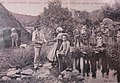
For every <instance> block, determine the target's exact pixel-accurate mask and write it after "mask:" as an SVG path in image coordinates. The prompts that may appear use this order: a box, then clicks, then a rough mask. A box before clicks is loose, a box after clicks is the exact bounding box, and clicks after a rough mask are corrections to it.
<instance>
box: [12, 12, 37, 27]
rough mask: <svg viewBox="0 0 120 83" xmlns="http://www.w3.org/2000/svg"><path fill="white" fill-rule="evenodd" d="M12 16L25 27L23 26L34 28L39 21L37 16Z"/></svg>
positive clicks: (16, 14)
mask: <svg viewBox="0 0 120 83" xmlns="http://www.w3.org/2000/svg"><path fill="white" fill-rule="evenodd" d="M12 15H13V16H14V17H15V18H16V19H17V20H18V21H19V22H20V23H21V24H22V25H23V26H33V25H34V24H35V22H36V20H37V16H31V15H23V14H18V13H13V12H12Z"/></svg>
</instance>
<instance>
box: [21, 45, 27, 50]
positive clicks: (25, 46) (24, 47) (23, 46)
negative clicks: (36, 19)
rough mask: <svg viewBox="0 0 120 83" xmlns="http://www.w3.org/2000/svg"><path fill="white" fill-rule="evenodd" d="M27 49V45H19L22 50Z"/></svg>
mask: <svg viewBox="0 0 120 83" xmlns="http://www.w3.org/2000/svg"><path fill="white" fill-rule="evenodd" d="M27 47H28V45H27V44H22V45H20V48H23V49H26V48H27Z"/></svg>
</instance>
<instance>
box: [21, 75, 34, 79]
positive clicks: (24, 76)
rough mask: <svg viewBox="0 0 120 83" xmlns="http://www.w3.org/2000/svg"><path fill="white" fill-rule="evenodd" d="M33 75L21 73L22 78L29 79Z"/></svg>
mask: <svg viewBox="0 0 120 83" xmlns="http://www.w3.org/2000/svg"><path fill="white" fill-rule="evenodd" d="M32 77H33V76H29V75H21V79H29V78H32Z"/></svg>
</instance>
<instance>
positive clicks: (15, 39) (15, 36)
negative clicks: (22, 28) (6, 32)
mask: <svg viewBox="0 0 120 83" xmlns="http://www.w3.org/2000/svg"><path fill="white" fill-rule="evenodd" d="M11 38H12V48H13V47H15V46H16V47H17V46H18V34H17V32H16V29H15V28H12V29H11Z"/></svg>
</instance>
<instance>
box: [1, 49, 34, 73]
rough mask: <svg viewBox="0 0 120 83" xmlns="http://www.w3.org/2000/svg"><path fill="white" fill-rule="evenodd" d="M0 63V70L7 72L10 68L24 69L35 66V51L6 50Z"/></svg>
mask: <svg viewBox="0 0 120 83" xmlns="http://www.w3.org/2000/svg"><path fill="white" fill-rule="evenodd" d="M2 53H3V56H4V57H1V59H0V60H1V61H0V63H1V64H0V69H1V71H2V69H3V70H7V69H8V68H10V67H19V68H23V67H26V66H29V65H31V64H33V57H34V51H33V50H25V49H14V50H11V49H6V50H4V51H3V52H2Z"/></svg>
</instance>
